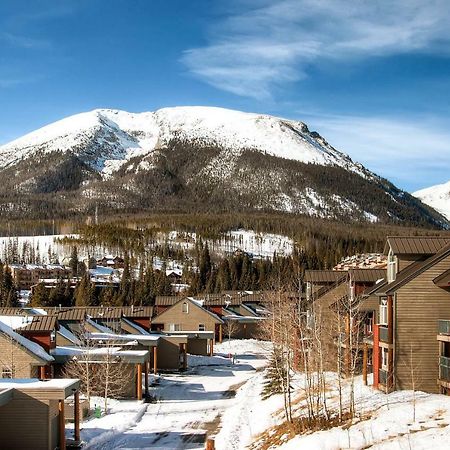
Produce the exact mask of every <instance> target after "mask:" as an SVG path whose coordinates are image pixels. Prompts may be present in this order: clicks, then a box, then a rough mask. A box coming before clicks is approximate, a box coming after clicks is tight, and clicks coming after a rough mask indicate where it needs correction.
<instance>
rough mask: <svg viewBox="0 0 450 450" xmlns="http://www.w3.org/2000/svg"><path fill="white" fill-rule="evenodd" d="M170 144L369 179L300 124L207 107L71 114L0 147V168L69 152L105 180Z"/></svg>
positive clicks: (271, 117)
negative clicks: (261, 156)
mask: <svg viewBox="0 0 450 450" xmlns="http://www.w3.org/2000/svg"><path fill="white" fill-rule="evenodd" d="M173 138H177V139H180V140H184V141H191V142H192V141H196V142H199V141H200V142H201V143H203V144H205V145H216V146H218V147H220V148H224V149H226V150H227V154H228V157H229V155H230V153H231V155H232V156H238V155H239V154H241V153H242V152H243V151H244V150H248V149H252V150H256V151H260V152H262V153H267V154H271V155H274V156H278V157H282V158H286V159H292V160H297V161H302V162H305V163H315V164H320V165H336V166H340V167H344V168H346V169H348V170H351V171H353V172H356V173H359V174H361V175H363V176H367V175H368V174H369V172H368V171H366V170H365V169H364V168H363V167H362V166H361V165H360V164H356V163H354V162H353V161H352V160H351V159H350V158H349V157H348V156H347V155H345V154H343V153H341V152H339V151H337V150H335V149H334V148H333V147H331V146H330V145H329V144H328V143H327V142H326V141H325V140H324V139H322V138H321V137H320V136H319V135H317V134H315V133H311V132H309V130H308V128H307V126H306V125H305V124H304V123H302V122H297V121H292V120H284V119H280V118H277V117H273V116H268V115H259V114H251V113H243V112H239V111H232V110H227V109H223V108H212V107H175V108H164V109H160V110H158V111H156V112H144V113H136V114H135V113H128V112H125V111H118V110H108V109H98V110H94V111H91V112H86V113H81V114H76V115H74V116H70V117H67V118H65V119H62V120H59V121H57V122H54V123H52V124H50V125H47V126H45V127H43V128H41V129H39V130H36V131H34V132H32V133H29V134H27V135H25V136H23V137H21V138H19V139H17V140H15V141H13V142H10V143H8V144H6V145H3V146H1V147H0V168H3V167H7V166H12V165H15V164H17V163H18V162H20V161H21V160H23V159H27V158H29V157H38V156H39V155H40V154H48V153H51V152H63V153H64V152H71V153H73V154H74V155H76V156H78V157H80V159H82V160H83V161H84V162H86V163H87V164H88V165H89V166H90V167H92V168H93V169H95V170H97V171H99V172H103V174H106V175H107V174H111V173H112V172H114V171H115V170H117V169H118V168H119V167H120V166H121V165H122V164H123V163H124V162H125V161H127V160H129V159H130V158H132V157H135V156H144V155H146V154H149V153H150V152H152V151H153V150H154V149H157V148H161V147H163V146H164V145H166V144H167V143H168V142H169V141H170V140H171V139H173ZM217 162H218V163H220V161H217Z"/></svg>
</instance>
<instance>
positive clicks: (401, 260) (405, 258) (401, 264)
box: [397, 255, 424, 272]
mask: <svg viewBox="0 0 450 450" xmlns="http://www.w3.org/2000/svg"><path fill="white" fill-rule="evenodd" d="M423 259H424V257H423V255H399V256H397V264H398V265H397V272H401V271H402V270H404V269H406V268H407V267H408V266H410V265H411V264H413V263H415V262H416V261H420V260H423Z"/></svg>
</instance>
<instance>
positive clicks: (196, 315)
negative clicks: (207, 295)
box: [153, 301, 217, 332]
mask: <svg viewBox="0 0 450 450" xmlns="http://www.w3.org/2000/svg"><path fill="white" fill-rule="evenodd" d="M183 303H184V302H183V301H181V302H178V303H176V304H175V305H174V306H172V307H171V308H170V309H168V310H166V311H164V313H162V314H160V315H159V316H157V317H155V319H154V321H153V322H154V323H158V324H163V325H164V331H166V332H170V324H178V325H180V327H181V328H180V330H177V331H199V329H198V326H199V324H204V325H205V329H204V331H214V330H215V325H216V323H217V320H216V319H215V318H214V317H213V316H211V315H210V314H209V313H208V312H207V311H205V310H204V309H203V308H201V307H200V306H197V305H196V304H195V303H192V302H189V301H188V302H187V303H188V312H187V313H184V312H183Z"/></svg>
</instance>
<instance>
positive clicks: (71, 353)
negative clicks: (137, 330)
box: [51, 346, 149, 362]
mask: <svg viewBox="0 0 450 450" xmlns="http://www.w3.org/2000/svg"><path fill="white" fill-rule="evenodd" d="M51 353H52V355H53V356H55V357H56V358H58V361H59V360H68V359H70V358H74V357H81V356H82V357H83V358H86V359H88V360H92V361H93V362H94V361H98V362H101V361H102V359H104V357H105V356H108V355H110V356H118V357H120V358H122V359H123V360H125V361H127V362H141V361H143V360H145V359H146V358H147V357H148V354H149V353H148V350H123V348H122V347H117V346H114V347H94V348H91V347H64V346H58V347H56V348H54V349H52V350H51Z"/></svg>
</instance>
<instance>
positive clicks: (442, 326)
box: [438, 320, 450, 335]
mask: <svg viewBox="0 0 450 450" xmlns="http://www.w3.org/2000/svg"><path fill="white" fill-rule="evenodd" d="M438 333H439V334H448V335H450V320H438Z"/></svg>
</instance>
